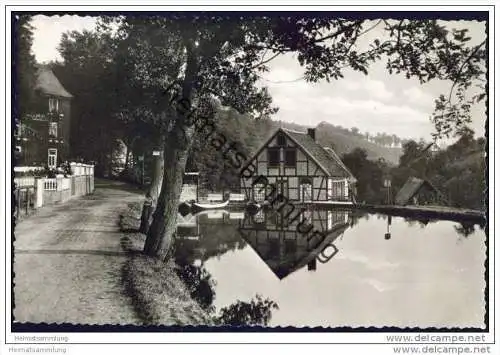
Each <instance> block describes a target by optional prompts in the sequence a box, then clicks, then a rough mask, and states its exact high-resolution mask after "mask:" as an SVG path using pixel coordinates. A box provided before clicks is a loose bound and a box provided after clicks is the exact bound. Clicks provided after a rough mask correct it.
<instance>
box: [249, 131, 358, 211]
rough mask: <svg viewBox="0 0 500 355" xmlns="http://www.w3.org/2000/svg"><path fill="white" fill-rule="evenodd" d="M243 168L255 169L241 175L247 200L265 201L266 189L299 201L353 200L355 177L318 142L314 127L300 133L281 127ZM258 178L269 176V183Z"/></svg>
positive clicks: (330, 150)
mask: <svg viewBox="0 0 500 355" xmlns="http://www.w3.org/2000/svg"><path fill="white" fill-rule="evenodd" d="M242 170H247V171H252V172H253V174H252V176H251V177H248V174H242V178H241V189H242V192H244V193H245V195H246V198H247V199H248V200H252V201H257V202H259V201H264V200H265V199H266V198H265V197H266V196H267V195H266V194H267V193H268V191H267V190H275V191H278V192H279V193H281V194H282V195H283V196H285V197H286V198H287V199H288V200H289V201H296V202H312V201H336V202H344V203H352V201H353V195H352V191H353V190H354V189H353V185H354V183H355V182H356V178H355V177H354V176H353V174H352V173H351V172H350V171H349V169H348V168H347V167H346V166H345V165H344V163H343V162H342V160H341V159H340V158H339V156H338V155H337V153H335V151H333V149H330V148H324V147H322V146H321V145H320V144H319V143H318V142H317V141H316V139H315V130H314V129H308V132H307V133H301V132H295V131H291V130H286V129H283V128H279V129H278V130H277V131H276V132H275V133H274V134H273V135H272V136H271V137H270V138H269V139H268V140H267V141H266V142H265V143H264V144H263V145H262V147H261V148H260V149H259V150H258V151H257V152H256V153H255V155H254V156H253V157H252V158H251V159H250V160H249V161H248V162H247V163H246V164H245V165H244V167H243V169H242ZM259 177H260V178H261V179H260V180H262V177H265V178H266V180H267V182H268V184H267V186H262V183H261V181H259Z"/></svg>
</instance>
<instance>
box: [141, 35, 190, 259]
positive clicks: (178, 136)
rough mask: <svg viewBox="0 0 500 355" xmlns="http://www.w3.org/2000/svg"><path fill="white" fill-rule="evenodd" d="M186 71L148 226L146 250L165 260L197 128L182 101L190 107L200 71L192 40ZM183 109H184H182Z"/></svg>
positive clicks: (165, 148)
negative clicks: (189, 120)
mask: <svg viewBox="0 0 500 355" xmlns="http://www.w3.org/2000/svg"><path fill="white" fill-rule="evenodd" d="M185 45H186V54H187V58H186V70H185V75H184V80H183V83H182V90H181V91H182V96H181V100H179V101H178V102H177V104H176V106H177V107H176V117H175V118H176V120H175V121H174V127H173V128H172V131H170V133H168V134H167V136H166V137H165V142H164V152H163V154H164V157H163V161H164V167H165V169H163V170H164V172H163V182H162V186H161V191H160V196H159V198H158V204H157V206H156V210H155V212H154V214H153V222H152V223H151V226H150V228H149V231H148V234H147V238H146V243H145V244H144V253H145V254H146V255H149V256H153V257H156V258H158V259H160V260H164V259H165V258H166V257H167V256H168V254H169V251H170V247H171V245H172V241H173V236H174V233H175V231H176V228H177V225H176V224H177V213H178V211H179V199H180V197H181V190H182V180H183V178H184V169H185V168H186V162H187V158H188V154H189V148H190V147H191V144H192V141H193V134H194V128H193V127H192V126H191V127H188V126H187V125H186V122H187V121H186V117H187V114H188V111H189V109H191V107H188V108H187V109H186V108H185V107H183V106H184V105H182V104H181V101H186V100H187V102H188V103H189V105H188V106H191V103H192V96H193V85H194V83H195V80H196V75H197V73H198V70H199V66H198V65H199V62H198V58H197V54H196V53H195V46H194V43H192V41H189V40H187V41H186V43H185ZM182 111H183V112H182Z"/></svg>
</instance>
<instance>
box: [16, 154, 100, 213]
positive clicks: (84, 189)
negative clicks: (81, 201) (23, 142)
mask: <svg viewBox="0 0 500 355" xmlns="http://www.w3.org/2000/svg"><path fill="white" fill-rule="evenodd" d="M70 166H71V173H72V174H71V175H70V176H68V177H64V176H63V175H62V174H60V175H57V176H56V177H55V178H37V177H34V176H23V177H15V178H14V182H15V183H16V186H17V188H31V187H32V188H33V191H34V195H35V201H34V207H35V208H38V207H42V206H44V205H49V204H53V203H60V202H65V201H67V200H69V199H70V198H71V197H76V196H84V195H88V194H90V193H92V192H94V166H93V165H88V164H81V163H70ZM34 169H38V168H36V167H35V168H33V167H16V168H14V170H15V172H28V171H33V170H34Z"/></svg>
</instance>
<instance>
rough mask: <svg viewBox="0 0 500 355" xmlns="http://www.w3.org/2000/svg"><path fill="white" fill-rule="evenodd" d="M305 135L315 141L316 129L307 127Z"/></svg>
mask: <svg viewBox="0 0 500 355" xmlns="http://www.w3.org/2000/svg"><path fill="white" fill-rule="evenodd" d="M307 135H308V136H309V137H311V138H312V139H313V140H314V141H316V129H315V128H308V129H307Z"/></svg>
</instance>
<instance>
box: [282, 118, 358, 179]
mask: <svg viewBox="0 0 500 355" xmlns="http://www.w3.org/2000/svg"><path fill="white" fill-rule="evenodd" d="M280 130H281V131H283V132H285V134H286V135H288V136H289V137H290V138H291V139H292V140H293V141H295V143H297V144H298V145H299V146H301V147H302V149H303V150H304V151H305V152H306V154H308V155H309V156H310V157H311V158H312V159H313V160H314V161H315V162H316V163H317V164H318V165H319V166H320V167H321V168H322V169H323V170H325V173H327V174H328V175H330V176H341V177H345V178H350V179H351V180H354V181H355V180H356V178H355V177H354V175H352V173H351V172H350V171H349V169H348V168H347V167H346V166H345V165H344V163H343V162H342V160H341V159H340V157H339V156H338V155H337V153H335V152H334V151H333V149H330V148H323V147H322V146H321V145H320V144H319V143H318V142H316V141H315V140H314V139H312V138H311V136H309V135H308V134H307V133H301V132H295V131H289V130H286V129H282V128H280Z"/></svg>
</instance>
